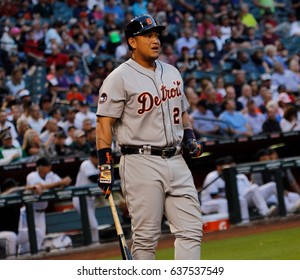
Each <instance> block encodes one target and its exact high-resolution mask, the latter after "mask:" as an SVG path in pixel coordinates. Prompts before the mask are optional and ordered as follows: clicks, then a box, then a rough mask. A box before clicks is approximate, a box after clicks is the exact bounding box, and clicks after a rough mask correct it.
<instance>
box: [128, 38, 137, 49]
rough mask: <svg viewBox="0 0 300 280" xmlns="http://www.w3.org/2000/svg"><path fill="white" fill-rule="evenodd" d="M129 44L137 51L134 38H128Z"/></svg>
mask: <svg viewBox="0 0 300 280" xmlns="http://www.w3.org/2000/svg"><path fill="white" fill-rule="evenodd" d="M128 44H129V45H130V47H131V48H132V49H133V50H135V49H136V40H135V38H134V37H130V38H128Z"/></svg>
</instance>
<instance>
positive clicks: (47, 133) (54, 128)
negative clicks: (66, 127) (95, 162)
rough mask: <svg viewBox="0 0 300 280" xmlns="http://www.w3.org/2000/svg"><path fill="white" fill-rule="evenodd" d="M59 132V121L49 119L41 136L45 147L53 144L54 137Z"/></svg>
mask: <svg viewBox="0 0 300 280" xmlns="http://www.w3.org/2000/svg"><path fill="white" fill-rule="evenodd" d="M58 131H59V127H58V125H57V120H56V119H53V118H49V119H47V122H46V124H45V126H44V127H43V129H42V132H41V134H40V140H41V142H42V144H43V145H47V144H46V143H47V142H48V141H49V142H52V141H53V139H54V135H55V134H56V133H57V132H58Z"/></svg>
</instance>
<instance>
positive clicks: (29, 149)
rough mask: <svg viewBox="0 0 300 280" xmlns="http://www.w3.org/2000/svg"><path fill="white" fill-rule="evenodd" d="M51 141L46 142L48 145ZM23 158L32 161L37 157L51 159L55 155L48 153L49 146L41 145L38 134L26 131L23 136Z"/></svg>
mask: <svg viewBox="0 0 300 280" xmlns="http://www.w3.org/2000/svg"><path fill="white" fill-rule="evenodd" d="M50 143H51V141H49V142H47V145H50ZM22 150H23V153H24V157H28V158H30V159H32V160H34V159H36V158H39V157H47V158H51V157H54V156H55V155H53V154H51V153H50V151H49V146H46V145H43V144H42V142H41V140H40V138H39V134H38V133H37V132H36V131H35V130H34V129H31V128H30V129H27V130H26V132H25V134H24V140H23V145H22Z"/></svg>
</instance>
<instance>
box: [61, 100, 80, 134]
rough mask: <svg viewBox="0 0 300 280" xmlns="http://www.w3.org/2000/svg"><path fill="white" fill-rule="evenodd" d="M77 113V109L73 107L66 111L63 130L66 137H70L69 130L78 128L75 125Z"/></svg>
mask: <svg viewBox="0 0 300 280" xmlns="http://www.w3.org/2000/svg"><path fill="white" fill-rule="evenodd" d="M76 112H77V110H76V108H75V107H71V106H69V107H68V108H67V110H66V115H65V119H64V121H63V129H64V132H65V133H66V135H68V129H69V127H70V126H74V127H75V128H76V126H75V124H74V121H75V116H76Z"/></svg>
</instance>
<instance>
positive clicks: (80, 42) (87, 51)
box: [73, 34, 92, 56]
mask: <svg viewBox="0 0 300 280" xmlns="http://www.w3.org/2000/svg"><path fill="white" fill-rule="evenodd" d="M73 40H74V46H75V49H76V52H78V53H80V54H81V55H82V56H89V55H91V54H92V50H91V48H90V45H89V44H88V43H87V42H86V41H85V38H84V36H83V34H77V35H76V36H74V37H73Z"/></svg>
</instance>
